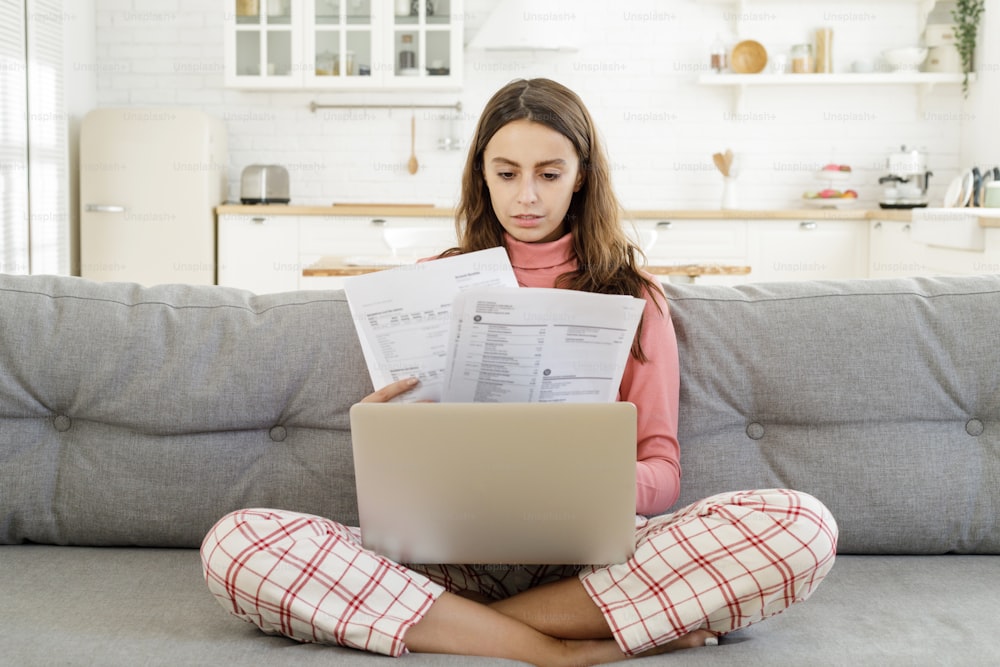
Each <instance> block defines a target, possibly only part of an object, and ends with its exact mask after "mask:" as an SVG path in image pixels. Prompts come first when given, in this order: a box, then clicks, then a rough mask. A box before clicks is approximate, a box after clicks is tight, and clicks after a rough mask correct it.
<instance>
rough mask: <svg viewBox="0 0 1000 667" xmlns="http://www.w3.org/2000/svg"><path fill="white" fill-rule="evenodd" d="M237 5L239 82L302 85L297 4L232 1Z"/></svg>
mask: <svg viewBox="0 0 1000 667" xmlns="http://www.w3.org/2000/svg"><path fill="white" fill-rule="evenodd" d="M231 1H232V2H233V4H234V5H235V14H234V16H235V19H236V21H235V23H236V25H235V40H234V44H233V47H232V48H235V54H233V58H232V61H233V62H234V63H235V71H234V72H233V74H234V75H235V77H236V79H237V80H241V81H246V82H251V81H253V80H256V83H258V84H260V85H264V86H273V87H281V86H292V85H296V84H298V83H300V82H301V77H299V76H297V72H296V67H295V63H296V48H297V46H296V42H297V40H296V37H295V29H294V28H295V20H296V19H297V17H296V16H295V13H296V10H297V3H296V2H293V0H231Z"/></svg>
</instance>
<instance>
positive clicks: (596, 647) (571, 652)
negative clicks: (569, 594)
mask: <svg viewBox="0 0 1000 667" xmlns="http://www.w3.org/2000/svg"><path fill="white" fill-rule="evenodd" d="M707 639H715V633H712V632H709V631H708V630H694V631H693V632H689V633H688V634H686V635H684V636H683V637H678V638H677V639H674V640H673V641H671V642H668V643H666V644H664V645H663V646H657V647H656V648H651V649H649V650H648V651H643V652H642V653H638V654H636V655H634V656H632V657H634V658H644V657H646V656H649V655H660V654H661V653H670V652H672V651H679V650H682V649H686V648H696V647H699V646H705V640H707ZM563 644H564V646H565V648H566V656H565V658H566V659H565V660H564V661H562V662H560V663H558V664H564V665H601V664H604V663H608V662H617V661H619V660H625V659H626V658H628V657H629V656H626V655H625V654H624V653H622V652H621V649H620V648H618V644H617V643H616V642H615V640H613V639H569V640H563Z"/></svg>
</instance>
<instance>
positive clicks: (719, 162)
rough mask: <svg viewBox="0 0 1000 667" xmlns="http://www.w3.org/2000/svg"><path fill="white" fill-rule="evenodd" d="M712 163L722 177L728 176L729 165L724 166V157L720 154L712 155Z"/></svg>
mask: <svg viewBox="0 0 1000 667" xmlns="http://www.w3.org/2000/svg"><path fill="white" fill-rule="evenodd" d="M712 161H713V162H715V166H716V168H717V169H718V170H719V173H721V174H722V175H723V176H728V175H729V165H727V164H726V157H725V156H724V155H723V154H722V153H713V154H712Z"/></svg>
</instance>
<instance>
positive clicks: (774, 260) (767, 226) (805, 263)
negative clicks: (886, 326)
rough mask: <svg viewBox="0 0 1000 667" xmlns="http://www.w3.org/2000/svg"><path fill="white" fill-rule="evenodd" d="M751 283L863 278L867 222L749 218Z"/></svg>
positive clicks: (865, 261) (866, 254)
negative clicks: (750, 219) (751, 219)
mask: <svg viewBox="0 0 1000 667" xmlns="http://www.w3.org/2000/svg"><path fill="white" fill-rule="evenodd" d="M749 237H750V243H749V246H750V252H749V255H750V267H751V274H750V278H751V280H753V282H769V281H788V280H829V279H840V278H864V277H867V276H868V226H867V225H866V224H865V223H864V222H861V221H857V220H826V219H820V220H808V219H803V220H753V221H751V222H750V234H749Z"/></svg>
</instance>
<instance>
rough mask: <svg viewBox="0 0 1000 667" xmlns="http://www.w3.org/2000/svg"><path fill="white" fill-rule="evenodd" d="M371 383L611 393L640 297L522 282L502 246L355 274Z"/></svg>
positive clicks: (531, 393)
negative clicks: (417, 381)
mask: <svg viewBox="0 0 1000 667" xmlns="http://www.w3.org/2000/svg"><path fill="white" fill-rule="evenodd" d="M344 291H345V293H346V295H347V300H348V304H349V306H350V309H351V313H352V315H353V317H354V322H355V326H356V328H357V331H358V337H359V338H360V340H361V348H362V351H363V352H364V356H365V362H366V364H367V365H368V372H369V374H370V375H371V379H372V383H373V385H374V386H375V387H382V386H385V385H387V384H389V383H390V382H394V381H396V380H400V379H402V378H405V377H411V376H415V377H418V378H419V379H420V385H419V386H418V387H417V388H416V389H414V390H413V391H411V392H408V393H407V394H405V395H403V396H401V397H399V399H397V400H400V401H405V402H412V401H421V400H429V401H449V402H484V403H485V402H508V403H509V402H529V403H530V402H576V403H584V402H609V401H614V400H615V399H616V396H617V392H618V386H619V384H620V382H621V377H622V373H623V372H624V370H625V363H626V362H627V361H628V356H629V354H630V351H631V348H632V342H633V339H634V337H635V332H636V328H637V327H638V324H639V319H640V318H641V316H642V311H643V308H644V306H645V301H644V300H642V299H636V298H633V297H630V296H618V295H608V294H594V293H591V292H579V291H575V290H565V289H542V288H527V289H522V288H519V287H518V286H517V280H516V278H515V276H514V271H513V268H512V267H511V265H510V260H509V259H508V257H507V253H506V251H505V250H504V249H503V248H493V249H490V250H483V251H479V252H474V253H468V254H465V255H456V256H454V257H448V258H444V259H439V260H434V261H431V262H423V263H420V264H417V265H412V266H406V267H400V268H397V269H392V270H389V271H381V272H376V273H370V274H366V275H363V276H355V277H352V278H348V279H347V280H346V281H345V283H344Z"/></svg>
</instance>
